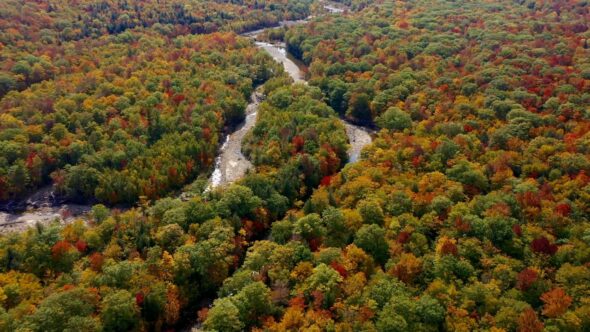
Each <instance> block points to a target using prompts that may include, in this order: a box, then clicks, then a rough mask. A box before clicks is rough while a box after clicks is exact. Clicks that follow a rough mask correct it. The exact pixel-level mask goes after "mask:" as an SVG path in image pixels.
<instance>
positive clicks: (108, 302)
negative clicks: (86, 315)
mask: <svg viewBox="0 0 590 332" xmlns="http://www.w3.org/2000/svg"><path fill="white" fill-rule="evenodd" d="M100 318H101V320H102V323H103V328H104V331H113V332H118V331H121V332H122V331H133V330H135V329H136V328H137V327H138V324H139V308H138V307H137V304H136V303H135V297H134V296H133V295H131V293H129V292H128V291H127V290H118V291H115V292H113V293H111V294H109V295H107V296H105V298H104V300H103V301H102V306H101V312H100Z"/></svg>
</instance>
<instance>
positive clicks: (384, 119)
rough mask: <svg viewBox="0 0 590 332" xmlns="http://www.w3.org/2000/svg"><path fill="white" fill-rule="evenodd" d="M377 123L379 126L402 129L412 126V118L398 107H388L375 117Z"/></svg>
mask: <svg viewBox="0 0 590 332" xmlns="http://www.w3.org/2000/svg"><path fill="white" fill-rule="evenodd" d="M375 122H376V123H377V125H378V126H379V127H381V128H387V129H390V130H398V131H402V130H404V129H407V128H411V127H412V118H411V117H410V115H408V114H407V113H406V112H404V111H402V110H401V109H399V108H398V107H390V108H388V109H387V111H385V112H384V113H383V114H381V115H380V116H379V117H377V119H376V121H375Z"/></svg>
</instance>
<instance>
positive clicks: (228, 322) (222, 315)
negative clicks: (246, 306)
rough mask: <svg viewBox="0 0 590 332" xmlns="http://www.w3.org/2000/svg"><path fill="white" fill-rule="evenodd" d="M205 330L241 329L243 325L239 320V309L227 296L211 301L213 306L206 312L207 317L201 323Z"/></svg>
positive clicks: (228, 331) (219, 331)
mask: <svg viewBox="0 0 590 332" xmlns="http://www.w3.org/2000/svg"><path fill="white" fill-rule="evenodd" d="M203 327H204V328H205V330H207V331H218V332H221V331H224V332H225V331H227V332H233V331H236V332H238V331H242V330H243V329H244V327H245V325H244V323H243V322H242V321H241V320H240V311H239V310H238V308H237V307H236V305H235V304H234V303H233V302H232V300H231V299H229V298H221V299H217V300H215V302H213V307H212V308H211V310H209V313H208V314H207V319H206V320H205V322H204V323H203Z"/></svg>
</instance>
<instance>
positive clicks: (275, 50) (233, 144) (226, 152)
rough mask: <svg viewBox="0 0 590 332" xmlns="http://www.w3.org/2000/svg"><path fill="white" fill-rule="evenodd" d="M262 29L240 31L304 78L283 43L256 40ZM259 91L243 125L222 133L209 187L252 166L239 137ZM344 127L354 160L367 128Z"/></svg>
mask: <svg viewBox="0 0 590 332" xmlns="http://www.w3.org/2000/svg"><path fill="white" fill-rule="evenodd" d="M324 8H326V9H327V10H328V12H330V13H342V12H344V9H343V8H341V7H337V6H336V5H328V4H326V5H324ZM306 22H308V20H299V21H284V22H281V23H280V26H293V25H297V24H305V23H306ZM265 30H266V29H260V30H256V31H251V32H248V33H244V34H243V36H246V37H249V38H252V39H254V43H255V45H256V46H257V47H258V48H260V49H262V50H264V51H266V52H267V53H268V54H270V55H271V56H272V58H273V59H274V60H275V61H276V62H279V63H281V64H282V65H283V67H284V69H285V71H286V72H287V73H288V74H289V76H291V78H292V79H293V81H294V82H295V83H298V82H306V81H305V77H304V72H303V70H302V65H301V64H298V63H297V62H296V60H295V59H294V58H293V57H292V56H290V54H289V53H288V52H287V50H286V47H285V44H284V43H267V42H261V41H257V40H256V39H257V37H258V35H260V34H261V33H263V32H264V31H265ZM261 97H262V96H261V95H260V92H259V91H255V92H254V93H253V94H252V96H251V102H250V104H249V105H248V107H247V108H246V120H245V121H244V123H243V125H242V126H241V127H240V128H239V129H238V130H237V131H235V132H233V133H232V134H229V135H228V136H227V137H226V140H225V142H224V143H223V145H222V146H221V149H220V150H219V155H218V157H217V158H216V160H215V170H214V171H213V175H212V176H211V179H210V185H209V188H215V187H218V186H224V185H227V184H230V183H232V182H234V181H236V180H238V179H240V178H242V177H243V176H244V175H245V174H246V172H248V171H249V170H251V169H252V168H253V165H252V163H251V162H250V161H249V160H248V159H246V157H245V156H244V155H243V154H242V141H243V139H244V136H245V135H246V133H247V132H248V131H249V130H250V129H251V128H253V127H254V125H255V124H256V116H257V110H258V106H259V104H260V99H261ZM340 121H342V124H343V125H344V127H345V128H346V134H347V136H348V141H349V143H350V148H349V150H348V161H349V162H355V161H357V160H358V159H359V158H360V154H361V151H362V149H363V147H365V146H366V145H368V144H370V143H371V131H370V130H369V129H366V128H364V127H361V126H358V125H355V124H353V123H350V122H348V121H346V120H345V119H340Z"/></svg>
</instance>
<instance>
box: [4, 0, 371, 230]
mask: <svg viewBox="0 0 590 332" xmlns="http://www.w3.org/2000/svg"><path fill="white" fill-rule="evenodd" d="M324 8H325V9H326V10H327V11H328V12H329V13H342V12H344V10H345V9H344V8H342V7H341V6H338V5H337V4H330V3H325V4H324ZM307 22H308V20H298V21H283V22H281V23H280V25H281V26H293V25H298V24H305V23H307ZM265 30H266V29H260V30H256V31H251V32H248V33H244V34H243V36H245V37H249V38H252V39H253V40H254V42H255V44H256V46H257V47H259V48H260V49H262V50H264V51H266V52H268V53H269V54H270V55H271V56H272V57H273V59H275V61H277V62H279V63H281V64H282V65H283V67H284V68H285V71H286V72H287V73H288V74H289V75H290V76H291V77H292V78H293V80H294V81H295V82H305V79H304V74H303V70H302V67H300V65H298V64H297V63H296V61H295V60H294V59H293V58H292V57H291V56H290V55H289V54H288V53H287V51H286V48H285V45H284V44H282V43H276V44H275V43H267V42H261V41H257V40H256V37H257V36H258V35H259V34H261V33H262V32H264V31H265ZM262 99H263V95H262V93H261V92H260V91H259V90H257V91H255V92H254V93H252V95H251V97H250V103H249V104H248V106H247V108H246V119H245V120H244V122H243V123H242V125H241V126H240V127H238V129H237V130H236V131H234V132H233V133H231V134H229V135H227V136H226V137H225V141H224V143H223V144H222V146H221V148H220V151H219V154H218V156H217V158H216V159H215V169H214V171H213V173H212V175H211V178H210V184H209V187H208V189H211V188H215V187H219V186H224V185H227V184H230V183H232V182H235V181H237V180H239V179H241V178H242V177H243V176H244V175H245V174H246V173H247V172H248V171H249V170H251V169H253V168H254V166H253V165H252V163H251V162H250V161H249V160H248V159H247V158H246V157H245V156H244V155H243V154H242V141H243V139H244V137H245V136H246V134H247V133H248V131H250V130H251V129H252V128H253V127H254V125H255V124H256V119H257V112H258V106H259V105H260V102H261V101H262ZM340 121H342V123H343V125H344V127H345V128H346V134H347V136H348V140H349V143H350V149H349V150H348V156H349V162H355V161H357V160H358V159H359V158H360V153H361V150H362V149H363V147H364V146H366V145H368V144H370V143H371V132H370V130H368V129H366V128H363V127H361V126H357V125H354V124H352V123H349V122H347V121H346V120H344V119H340ZM91 207H92V206H91V205H78V204H56V202H55V201H54V197H53V190H52V188H51V187H46V188H43V189H40V190H39V191H37V192H36V193H34V194H32V195H31V196H30V197H29V198H28V199H27V200H26V211H25V212H18V213H8V212H1V211H0V233H6V232H12V231H22V230H25V229H27V228H28V227H31V226H34V225H35V224H36V223H38V222H40V223H44V224H46V223H49V222H51V221H53V220H55V219H59V220H60V221H62V222H70V221H73V220H75V219H76V218H78V217H80V216H83V215H85V214H87V213H88V212H89V211H90V209H91Z"/></svg>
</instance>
